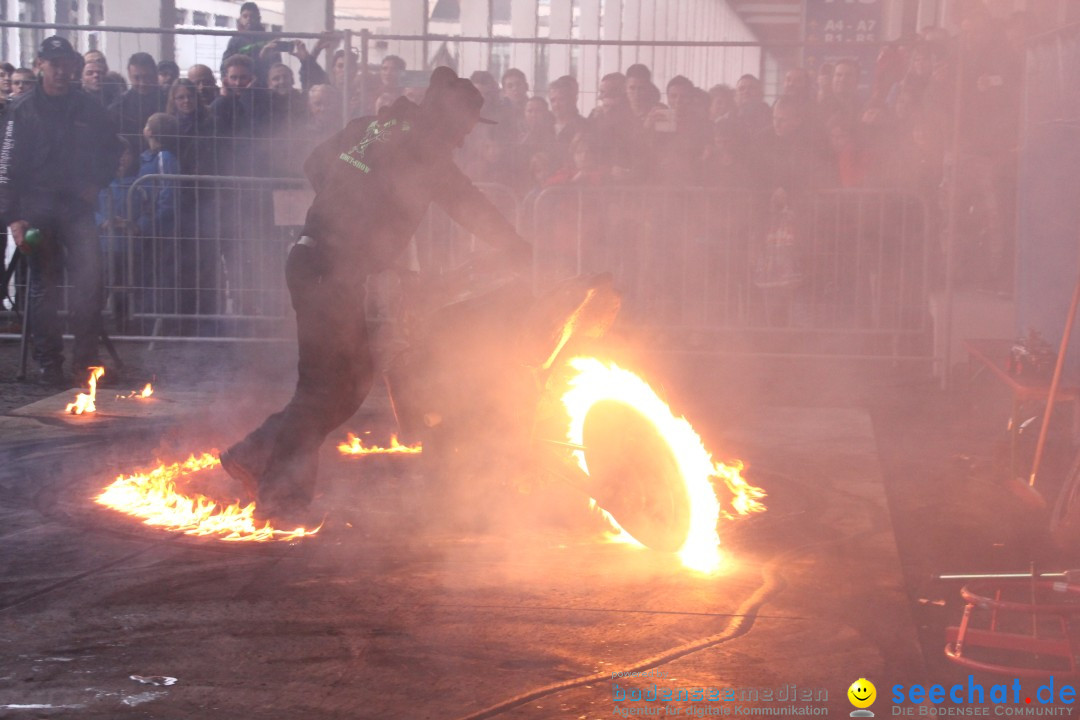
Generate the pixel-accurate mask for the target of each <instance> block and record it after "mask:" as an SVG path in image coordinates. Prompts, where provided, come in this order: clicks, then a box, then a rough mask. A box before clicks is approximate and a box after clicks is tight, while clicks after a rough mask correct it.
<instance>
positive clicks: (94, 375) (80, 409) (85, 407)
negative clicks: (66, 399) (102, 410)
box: [64, 367, 105, 415]
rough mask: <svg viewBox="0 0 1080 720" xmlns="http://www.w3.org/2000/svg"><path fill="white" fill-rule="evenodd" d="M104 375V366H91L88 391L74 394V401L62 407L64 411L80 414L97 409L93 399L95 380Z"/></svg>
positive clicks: (94, 396)
mask: <svg viewBox="0 0 1080 720" xmlns="http://www.w3.org/2000/svg"><path fill="white" fill-rule="evenodd" d="M104 376H105V368H103V367H92V368H90V381H89V383H88V385H89V386H90V392H89V394H88V393H79V394H78V395H76V396H75V402H73V403H68V404H67V407H65V408H64V412H68V413H71V414H72V415H82V414H83V413H92V412H96V411H97V405H96V404H95V403H94V400H95V399H96V398H97V382H98V380H100V379H101V378H102V377H104Z"/></svg>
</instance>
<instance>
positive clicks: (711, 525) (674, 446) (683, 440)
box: [563, 357, 765, 573]
mask: <svg viewBox="0 0 1080 720" xmlns="http://www.w3.org/2000/svg"><path fill="white" fill-rule="evenodd" d="M570 366H571V367H572V368H573V369H574V370H576V371H577V375H575V376H574V377H573V378H572V379H571V380H570V389H569V390H568V391H567V392H566V393H565V394H564V395H563V404H564V405H565V406H566V409H567V411H568V412H569V414H570V427H569V429H568V431H567V439H568V440H569V441H570V442H571V443H573V444H575V445H582V444H583V441H584V437H583V436H584V428H585V417H586V415H588V413H589V410H590V408H592V406H593V405H595V404H596V403H597V402H600V401H603V400H612V401H616V402H620V403H623V404H625V405H628V406H630V407H632V408H634V409H635V410H637V411H638V412H639V413H641V415H643V416H644V417H645V418H646V419H647V420H648V421H649V422H650V423H652V425H653V427H655V428H656V431H657V432H658V433H660V435H661V436H662V437H663V438H664V440H665V442H667V444H668V445H669V447H670V448H671V451H672V455H673V456H674V457H675V462H676V464H677V465H678V468H679V473H680V475H681V476H682V479H683V483H684V484H685V489H686V494H687V499H688V504H689V507H690V530H689V533H688V535H687V538H686V540H685V542H684V543H683V546H682V547H681V548H680V549H679V550H678V552H677V554H678V556H679V560H680V561H681V562H682V564H683V565H684V566H686V567H687V568H689V569H691V570H696V571H698V572H703V573H715V572H717V571H718V570H719V569H720V567H721V556H720V536H719V535H718V534H717V530H716V526H717V522H718V520H719V518H720V515H721V510H720V502H719V501H718V500H717V497H716V490H715V488H714V486H713V482H712V479H713V478H714V477H715V478H719V479H722V480H723V482H724V484H725V486H726V487H727V488H728V490H730V491H731V492H732V494H733V496H734V497H733V500H732V501H731V507H732V508H733V509H734V510H735V512H736V513H738V514H747V513H750V512H759V511H761V510H764V509H765V506H764V505H763V504H762V503H761V502H759V501H760V499H761V498H763V497H764V496H765V493H764V492H763V491H762V490H761V489H760V488H756V487H753V486H752V485H750V484H749V483H747V482H746V481H745V480H744V479H743V478H742V475H741V471H742V464H741V463H737V462H736V463H734V464H730V465H728V464H724V463H720V462H714V461H713V459H712V455H711V454H710V453H709V451H708V450H706V449H705V446H704V444H703V443H702V441H701V437H700V436H699V435H698V434H697V432H695V431H694V428H693V427H692V426H691V425H690V423H689V422H687V420H686V418H682V417H679V418H677V417H675V416H674V415H673V414H672V412H671V408H669V407H668V405H667V403H665V402H664V401H663V400H661V399H660V397H659V396H657V394H656V393H655V392H654V391H653V389H652V388H651V387H649V385H648V383H646V382H645V381H644V380H642V379H641V378H640V377H638V376H637V375H635V374H634V373H632V372H630V371H628V370H623V369H622V368H620V367H618V366H617V365H615V364H614V363H611V364H605V363H602V362H601V361H600V360H597V359H596V358H589V357H576V358H574V359H572V360H571V361H570ZM574 457H575V459H576V460H577V462H578V465H580V466H581V469H582V470H584V471H585V472H586V473H587V472H589V468H588V465H587V464H586V462H585V454H584V452H582V451H581V450H575V451H574ZM592 505H593V506H594V507H598V506H597V505H596V503H595V501H594V502H593V503H592ZM601 511H602V512H603V514H604V516H605V517H606V518H607V520H608V522H609V523H611V525H612V527H613V528H614V529H615V530H616V531H617V533H616V535H615V536H614V537H613V538H612V539H613V540H614V541H616V542H630V541H631V540H632V541H633V542H634V543H637V541H636V540H634V539H633V537H632V536H631V535H630V534H629V533H627V532H626V530H624V529H623V528H622V527H621V526H620V525H619V524H618V522H617V521H616V520H615V518H613V517H612V516H611V515H610V514H609V513H607V512H606V511H603V510H602V508H601ZM724 515H725V516H728V517H730V514H729V513H724ZM637 544H639V545H640V543H637Z"/></svg>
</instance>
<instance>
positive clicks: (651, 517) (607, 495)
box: [582, 400, 690, 552]
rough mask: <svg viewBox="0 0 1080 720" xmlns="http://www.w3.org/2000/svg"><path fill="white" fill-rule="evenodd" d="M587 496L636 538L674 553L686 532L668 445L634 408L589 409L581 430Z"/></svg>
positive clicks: (681, 490)
mask: <svg viewBox="0 0 1080 720" xmlns="http://www.w3.org/2000/svg"><path fill="white" fill-rule="evenodd" d="M582 440H583V444H584V446H585V450H584V455H585V463H586V465H587V466H588V469H589V478H590V481H589V492H590V493H591V495H592V497H593V498H594V499H595V500H596V502H597V504H599V505H600V507H602V508H603V509H604V510H606V511H607V512H609V513H611V515H612V516H613V517H614V518H615V520H616V521H617V522H618V523H619V525H621V526H622V528H623V529H624V530H626V531H627V532H628V533H630V535H632V536H633V537H634V539H635V540H637V541H638V542H640V543H642V544H643V545H646V546H648V547H650V548H653V549H654V550H660V551H662V552H677V551H678V550H679V549H680V548H682V546H683V544H684V543H685V542H686V538H687V536H688V535H689V532H690V499H689V497H688V496H687V494H686V490H685V487H684V483H683V481H682V477H681V474H680V471H679V466H678V464H677V462H676V460H675V455H674V453H673V452H672V449H671V447H670V446H669V445H668V443H667V442H666V441H665V440H664V438H663V437H662V436H661V434H660V433H659V432H658V431H657V430H656V428H655V427H654V426H653V425H652V423H650V422H649V420H648V419H646V418H645V416H644V415H642V414H641V413H640V412H638V411H637V410H636V409H635V408H633V407H631V406H629V405H627V404H625V403H620V402H617V401H613V400H602V401H600V402H597V403H596V404H595V405H593V406H592V407H591V408H590V409H589V412H588V414H587V415H586V416H585V424H584V428H583V437H582Z"/></svg>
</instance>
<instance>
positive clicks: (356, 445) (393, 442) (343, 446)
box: [337, 433, 423, 455]
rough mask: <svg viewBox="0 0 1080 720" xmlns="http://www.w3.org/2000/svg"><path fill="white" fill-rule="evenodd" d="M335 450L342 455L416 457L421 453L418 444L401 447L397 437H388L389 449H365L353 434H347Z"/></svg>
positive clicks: (374, 447) (375, 447) (376, 446)
mask: <svg viewBox="0 0 1080 720" xmlns="http://www.w3.org/2000/svg"><path fill="white" fill-rule="evenodd" d="M337 449H338V452H340V453H341V454H342V455H418V454H420V453H421V452H422V451H423V448H422V447H421V446H420V443H417V444H415V445H402V444H401V443H400V442H398V438H397V435H391V436H390V447H387V448H384V447H379V446H378V445H373V446H370V447H365V446H364V441H363V440H361V439H360V438H358V437H357V436H356V435H354V434H353V433H349V436H348V439H347V440H346V441H345V442H342V443H338V446H337Z"/></svg>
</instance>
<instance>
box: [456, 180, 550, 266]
mask: <svg viewBox="0 0 1080 720" xmlns="http://www.w3.org/2000/svg"><path fill="white" fill-rule="evenodd" d="M439 172H440V175H442V176H443V177H442V179H441V180H440V182H439V188H440V192H439V193H438V194H437V196H436V197H435V202H436V203H438V205H439V206H440V207H441V208H442V209H443V210H445V211H446V214H447V215H449V216H450V218H451V219H452V220H454V222H456V223H457V224H459V225H461V226H462V227H464V228H465V229H467V230H469V231H470V232H471V233H473V234H474V235H476V236H477V237H478V238H480V239H481V240H483V241H484V242H486V243H487V244H489V245H491V246H492V247H494V248H496V249H498V250H502V251H504V252H505V253H506V254H507V256H508V257H509V258H510V260H511V261H512V262H513V264H514V265H515V267H518V268H520V267H523V266H525V265H527V264H528V263H529V262H531V260H532V245H530V244H529V243H527V242H525V240H523V239H522V237H521V236H520V235H518V232H517V230H516V229H515V228H514V226H513V224H511V222H510V221H509V220H507V219H506V217H505V216H503V214H502V213H501V212H499V209H498V208H497V207H495V205H494V203H492V202H491V201H490V200H488V198H487V196H485V195H484V193H482V192H480V189H479V188H477V187H476V185H474V184H473V183H472V181H471V180H469V178H468V177H467V176H466V175H465V173H463V172H461V170H460V169H459V168H458V166H457V165H455V164H454V163H453V162H448V163H446V165H445V168H440V170H439Z"/></svg>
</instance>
